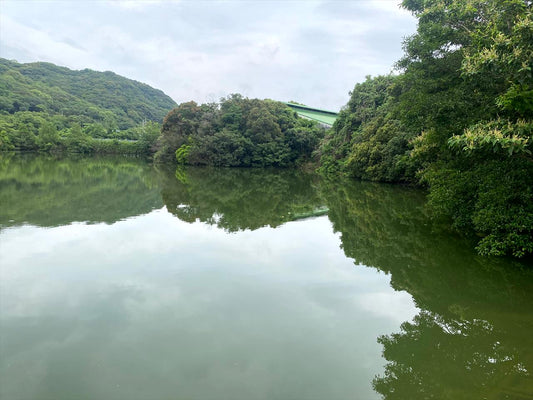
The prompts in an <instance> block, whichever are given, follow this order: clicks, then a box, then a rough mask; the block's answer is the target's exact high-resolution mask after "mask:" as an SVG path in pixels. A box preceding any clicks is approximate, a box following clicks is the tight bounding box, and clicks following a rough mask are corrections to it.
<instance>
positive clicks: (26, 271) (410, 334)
mask: <svg viewBox="0 0 533 400" xmlns="http://www.w3.org/2000/svg"><path fill="white" fill-rule="evenodd" d="M325 210H328V212H327V215H324V212H325ZM309 216H311V218H304V217H309ZM313 216H314V217H313ZM532 332H533V265H532V263H531V260H529V261H527V260H526V261H521V262H518V261H513V260H505V259H490V258H489V259H487V258H482V257H479V256H477V255H476V254H475V252H474V251H473V250H472V243H471V242H469V241H468V239H464V238H461V237H459V236H457V235H455V234H453V233H451V232H449V231H447V230H446V225H445V224H438V223H436V222H432V221H431V220H430V219H429V218H428V215H427V211H426V209H425V208H424V194H423V193H421V192H420V191H417V190H413V189H408V188H402V187H395V186H389V185H379V184H371V183H364V182H363V183H361V182H325V181H322V180H320V179H319V178H318V177H316V176H314V175H310V174H305V173H302V172H294V171H285V170H266V171H265V170H240V169H192V168H189V169H184V170H178V171H176V170H174V169H171V168H165V167H158V168H155V167H153V166H151V165H150V164H148V163H146V162H144V161H142V160H138V159H132V158H129V159H128V158H79V159H72V158H71V159H55V158H53V157H43V156H18V155H3V156H0V399H2V400H4V399H23V400H26V399H28V400H29V399H54V400H58V399H132V400H134V399H143V400H144V399H150V400H152V399H154V400H158V399H201V400H204V399H231V400H233V399H325V400H326V399H327V400H329V399H332V400H333V399H380V398H385V399H406V400H409V399H446V400H447V399H450V400H452V399H453V400H455V399H465V400H467V399H468V400H476V399H488V400H491V399H498V400H501V399H514V400H516V399H532V398H533V376H532V373H533V334H532Z"/></svg>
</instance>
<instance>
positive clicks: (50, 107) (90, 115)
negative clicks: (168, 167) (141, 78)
mask: <svg viewBox="0 0 533 400" xmlns="http://www.w3.org/2000/svg"><path fill="white" fill-rule="evenodd" d="M175 105H176V103H175V102H174V101H173V100H172V99H171V98H170V97H168V96H167V95H165V94H164V93H163V92H162V91H161V90H157V89H154V88H152V87H150V86H148V85H146V84H144V83H140V82H137V81H133V80H131V79H127V78H124V77H122V76H119V75H117V74H115V73H113V72H109V71H106V72H97V71H92V70H89V69H84V70H82V71H73V70H70V69H68V68H65V67H59V66H57V65H54V64H50V63H44V62H37V63H30V64H19V63H17V62H14V61H8V60H6V59H0V114H14V113H17V112H21V111H30V112H44V113H47V114H52V115H54V114H57V115H63V116H66V117H71V118H72V119H73V120H75V121H76V122H78V123H80V124H81V125H84V124H87V123H94V122H100V123H102V124H108V125H116V126H115V128H116V129H121V130H124V129H128V128H132V127H133V126H135V125H136V124H139V123H140V122H142V121H143V120H150V121H156V122H161V121H162V120H163V118H164V116H165V115H166V114H167V112H168V111H169V110H170V109H172V108H173V107H174V106H175Z"/></svg>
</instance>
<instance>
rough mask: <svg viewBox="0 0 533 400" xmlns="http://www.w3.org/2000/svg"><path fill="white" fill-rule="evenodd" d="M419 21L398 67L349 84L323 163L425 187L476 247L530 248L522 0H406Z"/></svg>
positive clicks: (528, 102)
mask: <svg viewBox="0 0 533 400" xmlns="http://www.w3.org/2000/svg"><path fill="white" fill-rule="evenodd" d="M402 6H403V7H404V8H405V9H407V10H409V11H411V12H412V13H413V15H414V16H416V17H417V18H418V28H417V32H416V33H415V34H414V35H412V36H411V37H409V38H407V39H406V40H405V42H404V50H405V55H404V56H403V58H402V59H401V60H399V61H398V63H397V65H396V66H397V68H398V70H399V71H400V73H399V74H398V75H396V76H378V77H374V78H371V77H367V79H366V81H365V82H362V83H359V84H357V85H355V87H354V89H353V91H352V92H351V97H350V100H349V102H348V104H347V105H346V107H344V108H343V110H342V111H341V113H340V115H339V118H338V120H337V121H336V123H335V124H334V126H333V129H332V130H330V131H329V132H328V134H327V135H326V137H325V138H324V140H323V141H322V143H321V144H320V147H319V149H318V153H319V156H320V170H321V171H322V172H324V173H326V174H332V173H333V174H339V173H340V174H344V175H348V176H351V177H353V178H358V179H367V180H374V181H382V182H405V183H412V184H418V185H423V186H426V187H427V188H428V190H429V205H430V206H431V209H432V210H433V212H434V213H435V215H437V216H446V217H449V218H451V220H452V223H453V226H454V227H455V228H457V229H458V230H460V231H471V230H473V231H474V232H475V233H476V234H477V235H479V236H480V237H481V239H480V240H479V244H478V246H477V249H478V251H479V252H480V253H481V254H487V255H504V254H511V255H513V256H517V257H521V256H524V255H526V254H531V253H533V157H532V150H533V139H532V127H533V121H532V115H533V76H532V70H531V68H532V61H533V21H532V17H531V6H532V2H531V1H529V0H525V1H524V0H505V1H501V0H456V1H447V0H430V1H420V0H404V1H403V3H402Z"/></svg>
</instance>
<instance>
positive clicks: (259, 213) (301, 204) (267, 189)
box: [160, 168, 325, 232]
mask: <svg viewBox="0 0 533 400" xmlns="http://www.w3.org/2000/svg"><path fill="white" fill-rule="evenodd" d="M160 179H161V196H162V198H163V201H164V203H165V205H166V208H167V210H168V211H169V212H170V213H172V214H174V215H175V216H177V217H178V218H180V219H181V220H183V221H188V222H194V221H196V220H200V221H202V222H205V223H208V224H212V225H216V226H218V227H219V228H223V229H225V230H226V231H229V232H235V231H239V230H244V229H252V230H253V229H258V228H260V227H263V226H271V227H277V226H279V225H281V224H283V223H286V222H288V221H291V220H295V219H298V218H300V217H303V216H312V215H321V214H323V213H324V211H325V207H324V203H323V200H322V199H321V197H320V196H319V194H318V190H317V185H318V180H317V177H316V176H315V175H313V174H309V173H304V172H300V171H291V170H283V169H280V170H275V169H266V170H260V169H236V168H218V169H217V168H187V169H181V168H178V169H177V170H176V171H173V170H164V169H162V170H161V171H160Z"/></svg>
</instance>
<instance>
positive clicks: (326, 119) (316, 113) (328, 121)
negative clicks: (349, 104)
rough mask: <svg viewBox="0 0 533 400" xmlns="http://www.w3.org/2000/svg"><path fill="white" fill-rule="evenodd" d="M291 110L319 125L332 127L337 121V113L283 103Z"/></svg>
mask: <svg viewBox="0 0 533 400" xmlns="http://www.w3.org/2000/svg"><path fill="white" fill-rule="evenodd" d="M285 104H287V105H288V106H289V107H290V108H292V109H293V110H294V111H296V113H297V114H298V115H299V116H301V117H303V118H308V119H311V120H313V121H317V122H320V123H321V124H324V125H328V126H332V125H333V123H334V122H335V120H336V119H337V115H338V113H336V112H333V111H327V110H321V109H319V108H314V107H307V106H304V105H302V104H294V103H285Z"/></svg>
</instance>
